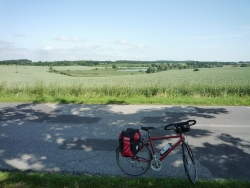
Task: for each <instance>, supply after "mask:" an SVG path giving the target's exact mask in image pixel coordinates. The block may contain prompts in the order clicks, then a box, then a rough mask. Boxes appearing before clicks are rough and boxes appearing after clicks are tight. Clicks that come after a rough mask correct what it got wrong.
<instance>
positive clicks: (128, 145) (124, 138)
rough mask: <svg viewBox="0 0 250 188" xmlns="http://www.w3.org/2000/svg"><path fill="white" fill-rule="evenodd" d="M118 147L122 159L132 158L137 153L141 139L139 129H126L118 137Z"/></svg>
mask: <svg viewBox="0 0 250 188" xmlns="http://www.w3.org/2000/svg"><path fill="white" fill-rule="evenodd" d="M118 138H119V147H120V151H121V154H122V156H123V157H133V156H134V155H135V154H136V153H137V151H138V146H139V142H140V138H141V131H140V130H139V129H133V128H128V129H126V130H125V131H122V132H120V134H119V135H118Z"/></svg>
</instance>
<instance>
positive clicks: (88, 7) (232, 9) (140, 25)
mask: <svg viewBox="0 0 250 188" xmlns="http://www.w3.org/2000/svg"><path fill="white" fill-rule="evenodd" d="M6 59H30V60H32V61H57V60H111V61H114V60H196V61H250V0H164V1H163V0H126V1H125V0H124V1H123V0H70V1H69V0H40V1H35V0H0V60H6Z"/></svg>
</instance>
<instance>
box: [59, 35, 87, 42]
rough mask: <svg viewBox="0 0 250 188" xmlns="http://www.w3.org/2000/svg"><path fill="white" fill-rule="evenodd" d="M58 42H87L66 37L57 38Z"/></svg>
mask: <svg viewBox="0 0 250 188" xmlns="http://www.w3.org/2000/svg"><path fill="white" fill-rule="evenodd" d="M56 40H58V41H67V42H82V41H85V40H84V39H82V38H79V37H72V38H69V37H65V36H60V37H57V38H56Z"/></svg>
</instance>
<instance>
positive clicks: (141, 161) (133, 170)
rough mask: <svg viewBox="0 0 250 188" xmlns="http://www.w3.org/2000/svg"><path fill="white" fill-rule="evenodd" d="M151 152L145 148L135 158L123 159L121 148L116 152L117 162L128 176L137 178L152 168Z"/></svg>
mask: <svg viewBox="0 0 250 188" xmlns="http://www.w3.org/2000/svg"><path fill="white" fill-rule="evenodd" d="M151 159H152V157H151V152H150V151H149V149H148V148H147V147H146V146H144V147H143V148H142V149H141V150H140V151H139V152H138V153H137V154H136V155H135V156H134V157H123V156H122V155H121V152H120V150H119V148H118V149H117V151H116V161H117V164H118V165H119V167H120V168H121V169H122V170H123V171H124V172H125V173H127V174H129V175H133V176H137V175H141V174H143V173H145V172H146V171H147V170H148V169H149V167H150V161H151Z"/></svg>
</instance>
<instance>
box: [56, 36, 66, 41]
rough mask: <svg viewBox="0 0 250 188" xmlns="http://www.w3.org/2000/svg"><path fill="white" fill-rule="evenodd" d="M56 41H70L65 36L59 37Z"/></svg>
mask: <svg viewBox="0 0 250 188" xmlns="http://www.w3.org/2000/svg"><path fill="white" fill-rule="evenodd" d="M56 40H59V41H68V40H69V39H68V38H67V37H65V36H60V37H57V38H56Z"/></svg>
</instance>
